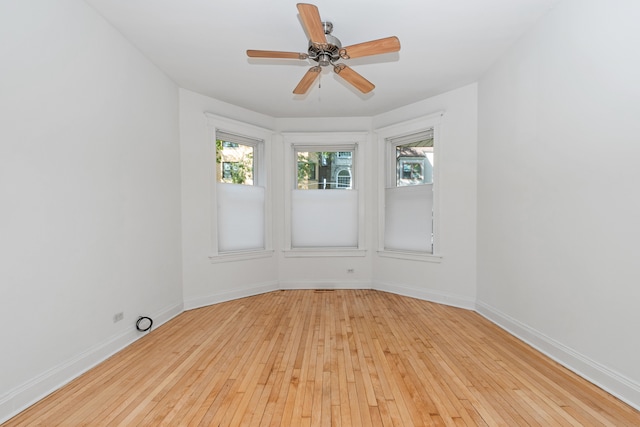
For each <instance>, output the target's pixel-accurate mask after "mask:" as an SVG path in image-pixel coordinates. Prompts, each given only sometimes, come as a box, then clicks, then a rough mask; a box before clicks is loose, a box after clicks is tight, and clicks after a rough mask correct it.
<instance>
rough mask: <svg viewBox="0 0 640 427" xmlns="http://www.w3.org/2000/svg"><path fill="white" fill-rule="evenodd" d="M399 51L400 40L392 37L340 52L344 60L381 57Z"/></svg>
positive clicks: (355, 45) (361, 44)
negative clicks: (383, 54) (380, 55)
mask: <svg viewBox="0 0 640 427" xmlns="http://www.w3.org/2000/svg"><path fill="white" fill-rule="evenodd" d="M399 50H400V40H399V39H398V38H397V37H396V36H391V37H386V38H384V39H378V40H371V41H368V42H364V43H358V44H354V45H351V46H347V47H345V48H343V49H342V50H341V51H340V56H341V57H342V58H343V59H351V58H361V57H363V56H369V55H379V54H381V53H390V52H397V51H399Z"/></svg>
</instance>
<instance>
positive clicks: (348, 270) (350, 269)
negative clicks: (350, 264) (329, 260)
mask: <svg viewBox="0 0 640 427" xmlns="http://www.w3.org/2000/svg"><path fill="white" fill-rule="evenodd" d="M354 271H355V270H354V269H353V268H347V273H350V274H351V273H353V272H354Z"/></svg>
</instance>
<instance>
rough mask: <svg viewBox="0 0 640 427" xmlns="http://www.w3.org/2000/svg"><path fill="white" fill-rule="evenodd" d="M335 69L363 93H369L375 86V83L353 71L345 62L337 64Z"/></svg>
mask: <svg viewBox="0 0 640 427" xmlns="http://www.w3.org/2000/svg"><path fill="white" fill-rule="evenodd" d="M333 71H335V72H336V74H337V75H339V76H340V77H342V78H343V79H345V80H346V81H347V82H348V83H350V84H351V85H353V87H355V88H356V89H358V90H359V91H360V92H362V93H369V92H371V91H372V90H373V88H374V87H375V85H374V84H373V83H371V82H370V81H369V80H367V79H365V78H364V77H362V76H361V75H360V74H358V73H356V72H355V71H353V69H352V68H350V67H348V66H346V65H344V64H336V65H335V66H334V67H333Z"/></svg>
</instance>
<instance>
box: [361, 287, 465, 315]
mask: <svg viewBox="0 0 640 427" xmlns="http://www.w3.org/2000/svg"><path fill="white" fill-rule="evenodd" d="M373 289H376V290H378V291H384V292H390V293H392V294H398V295H402V296H405V297H411V298H417V299H421V300H425V301H431V302H435V303H438V304H444V305H449V306H452V307H458V308H464V309H467V310H475V300H474V299H471V298H467V297H463V296H460V295H455V294H449V293H446V292H441V291H434V290H432V289H416V288H409V287H406V286H403V285H398V284H394V283H384V282H374V283H373Z"/></svg>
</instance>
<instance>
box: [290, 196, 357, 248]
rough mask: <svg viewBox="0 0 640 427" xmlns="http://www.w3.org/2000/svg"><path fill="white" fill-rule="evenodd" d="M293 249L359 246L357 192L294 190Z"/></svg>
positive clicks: (292, 215)
mask: <svg viewBox="0 0 640 427" xmlns="http://www.w3.org/2000/svg"><path fill="white" fill-rule="evenodd" d="M291 245H292V247H294V248H322V247H350V248H354V247H357V246H358V191H356V190H313V191H310V190H293V191H292V194H291Z"/></svg>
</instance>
